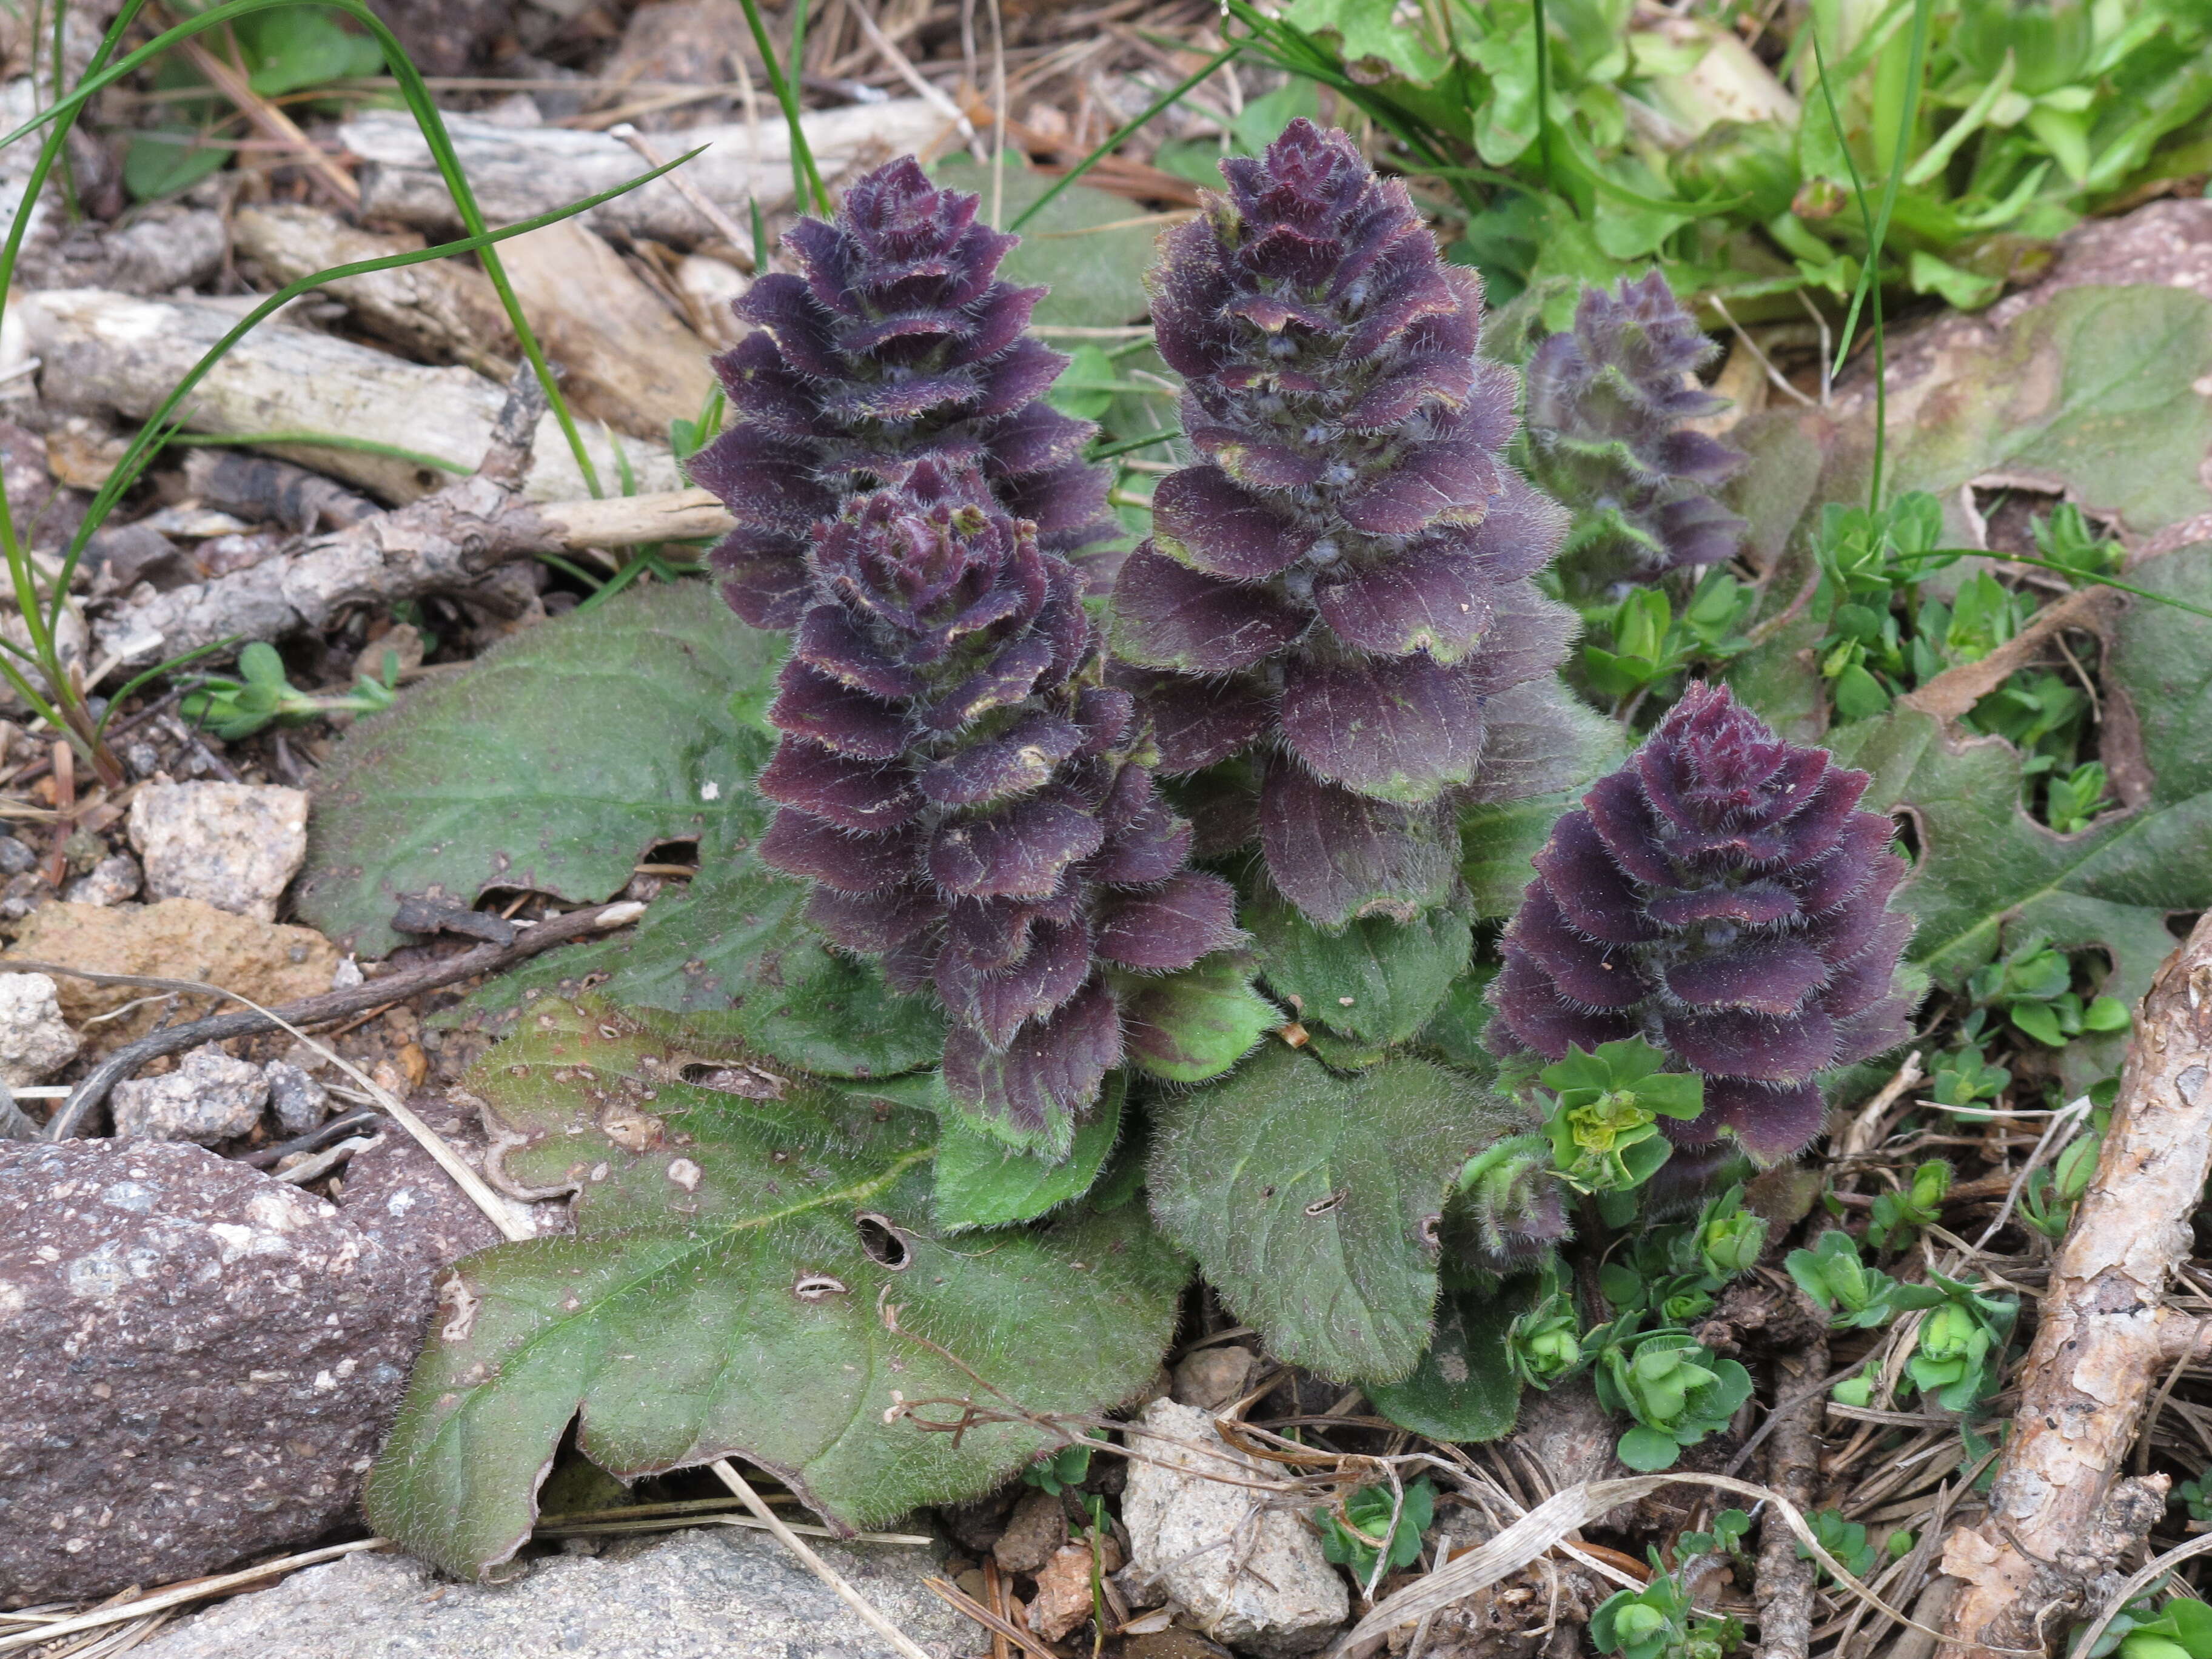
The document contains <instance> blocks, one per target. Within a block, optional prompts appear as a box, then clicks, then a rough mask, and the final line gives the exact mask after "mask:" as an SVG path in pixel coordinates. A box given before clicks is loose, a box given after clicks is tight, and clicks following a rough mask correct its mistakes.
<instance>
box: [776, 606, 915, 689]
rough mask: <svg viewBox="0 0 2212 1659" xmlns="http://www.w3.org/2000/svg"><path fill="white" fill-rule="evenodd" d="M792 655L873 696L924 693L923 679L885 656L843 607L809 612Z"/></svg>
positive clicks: (823, 607)
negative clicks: (922, 690)
mask: <svg viewBox="0 0 2212 1659" xmlns="http://www.w3.org/2000/svg"><path fill="white" fill-rule="evenodd" d="M791 653H792V655H793V656H794V657H796V658H798V659H799V661H801V662H804V663H808V664H811V665H813V666H814V667H816V668H818V669H820V670H821V671H823V673H825V674H827V675H829V677H830V678H832V679H835V680H838V681H841V682H842V683H843V684H846V685H849V686H851V687H852V688H853V689H854V690H856V691H865V692H866V693H868V694H869V696H875V697H882V698H884V699H886V700H892V699H901V698H912V697H916V696H920V695H921V689H922V682H921V676H920V675H919V674H917V673H915V671H914V670H913V669H911V668H908V667H907V666H906V665H904V664H902V663H895V662H893V661H891V660H890V659H889V658H887V657H886V656H884V653H883V651H882V649H881V647H878V646H877V645H876V644H875V643H874V642H873V641H871V640H870V639H868V637H867V636H866V635H865V634H864V633H862V632H861V630H860V628H859V627H858V626H857V625H856V624H855V623H854V618H853V616H852V613H851V612H850V611H848V610H847V609H846V608H845V607H844V606H843V605H837V604H834V603H833V604H827V605H816V606H815V607H814V608H813V609H812V610H811V611H808V612H807V613H806V616H805V619H804V620H802V621H801V622H800V623H799V637H798V638H797V639H795V640H793V641H792V646H791Z"/></svg>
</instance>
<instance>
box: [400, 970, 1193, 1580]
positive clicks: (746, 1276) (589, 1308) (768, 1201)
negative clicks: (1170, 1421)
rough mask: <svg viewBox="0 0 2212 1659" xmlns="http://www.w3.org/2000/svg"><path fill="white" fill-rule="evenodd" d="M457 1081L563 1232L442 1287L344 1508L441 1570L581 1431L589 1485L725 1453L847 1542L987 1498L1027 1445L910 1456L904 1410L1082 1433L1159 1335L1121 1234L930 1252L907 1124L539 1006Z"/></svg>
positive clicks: (653, 1019) (713, 1046)
mask: <svg viewBox="0 0 2212 1659" xmlns="http://www.w3.org/2000/svg"><path fill="white" fill-rule="evenodd" d="M470 1083H471V1087H472V1089H473V1090H474V1091H475V1092H476V1093H477V1095H478V1096H479V1097H481V1098H482V1099H483V1101H484V1102H485V1103H487V1105H488V1106H489V1109H490V1110H491V1112H492V1113H493V1114H494V1115H495V1117H496V1118H497V1119H498V1120H499V1121H500V1123H501V1125H502V1126H503V1127H504V1128H505V1130H506V1133H503V1134H502V1135H501V1136H500V1138H499V1140H498V1151H497V1152H496V1153H495V1173H497V1174H499V1175H500V1176H503V1177H504V1178H505V1180H506V1181H507V1182H510V1183H520V1184H521V1185H524V1186H526V1187H531V1188H561V1187H574V1188H575V1189H576V1192H577V1200H576V1231H575V1233H574V1236H573V1237H558V1238H541V1239H532V1240H527V1241H525V1242H523V1243H514V1244H504V1245H501V1246H498V1247H496V1248H495V1249H490V1250H487V1251H484V1252H483V1253H481V1254H479V1255H475V1256H471V1257H470V1258H469V1259H468V1260H466V1261H464V1262H462V1263H460V1264H459V1266H458V1267H456V1268H455V1269H454V1270H453V1273H451V1274H450V1275H449V1276H448V1277H447V1278H446V1279H444V1280H443V1281H442V1282H441V1287H440V1291H439V1297H440V1304H441V1310H440V1312H439V1314H438V1316H436V1317H435V1319H434V1321H433V1322H432V1326H431V1329H430V1334H429V1337H428V1343H427V1346H426V1350H425V1352H424V1354H423V1357H422V1360H421V1362H420V1363H419V1364H418V1365H417V1366H416V1374H415V1377H414V1380H413V1382H412V1383H411V1384H410V1388H409V1390H408V1395H407V1398H406V1401H405V1403H404V1405H403V1406H402V1407H401V1410H400V1414H399V1419H398V1423H397V1424H396V1425H394V1427H393V1430H392V1438H391V1440H390V1442H389V1443H387V1445H386V1449H385V1452H384V1455H383V1456H382V1458H381V1459H380V1461H379V1462H378V1464H377V1467H376V1468H375V1470H374V1473H373V1474H372V1475H371V1477H370V1480H369V1486H368V1493H367V1497H366V1500H365V1503H366V1509H367V1512H368V1515H369V1516H372V1517H373V1522H372V1524H374V1526H376V1527H377V1528H379V1529H380V1530H382V1531H383V1532H385V1533H386V1534H388V1535H390V1536H392V1537H396V1538H398V1539H400V1540H401V1541H404V1543H405V1544H406V1545H407V1547H409V1548H410V1550H412V1551H414V1552H415V1553H417V1554H419V1555H422V1556H423V1557H425V1558H426V1559H429V1560H432V1561H435V1562H436V1563H437V1564H438V1565H441V1566H443V1567H445V1568H447V1570H449V1571H453V1572H456V1573H459V1574H462V1575H464V1576H468V1577H477V1576H480V1575H481V1574H483V1572H484V1571H487V1570H488V1569H489V1568H490V1567H491V1566H493V1565H496V1564H497V1563H499V1562H501V1561H503V1560H505V1559H507V1557H508V1556H510V1555H511V1554H512V1553H513V1551H514V1549H515V1548H516V1547H517V1546H518V1545H520V1542H521V1541H522V1540H523V1539H524V1537H526V1535H527V1534H528V1531H529V1528H530V1526H531V1523H532V1519H533V1516H534V1513H535V1508H536V1504H535V1498H534V1491H535V1488H536V1486H537V1485H538V1480H539V1479H540V1478H541V1477H542V1475H543V1473H544V1470H545V1469H546V1468H548V1467H549V1466H550V1462H551V1460H552V1457H553V1454H554V1450H555V1449H556V1446H557V1445H558V1444H559V1443H560V1441H561V1437H562V1434H563V1433H564V1432H565V1431H566V1430H567V1428H568V1425H569V1423H570V1421H571V1420H572V1419H575V1418H577V1417H578V1416H579V1414H580V1415H581V1419H582V1422H581V1425H580V1430H579V1434H578V1441H577V1444H578V1449H580V1451H581V1452H582V1453H583V1455H586V1457H588V1458H590V1459H591V1460H592V1462H594V1463H597V1464H598V1465H599V1467H600V1468H604V1469H606V1470H608V1471H609V1472H610V1473H611V1474H616V1475H618V1476H622V1477H623V1478H630V1477H634V1476H636V1475H640V1474H647V1473H650V1472H653V1471H656V1470H661V1469H668V1468H678V1467H682V1466H685V1465H690V1464H695V1463H699V1462H706V1461H708V1460H709V1459H712V1458H715V1457H720V1456H725V1455H735V1456H742V1457H744V1458H747V1459H749V1460H750V1461H752V1462H757V1463H758V1464H760V1465H761V1466H762V1467H763V1468H768V1469H770V1470H773V1471H774V1472H775V1474H778V1475H779V1476H780V1477H781V1478H783V1479H785V1480H788V1481H789V1482H790V1483H791V1485H792V1486H793V1490H794V1491H796V1492H799V1494H800V1495H801V1497H802V1498H804V1499H805V1502H806V1503H807V1504H809V1506H810V1507H811V1508H813V1509H814V1510H817V1512H818V1513H820V1514H821V1515H822V1516H823V1517H824V1518H825V1519H826V1520H828V1521H829V1522H831V1523H832V1524H833V1525H836V1526H840V1527H848V1526H860V1525H865V1524H867V1523H869V1522H874V1521H880V1520H884V1519H888V1518H889V1517H890V1516H896V1515H898V1514H901V1513H902V1512H904V1511H905V1510H908V1509H910V1508H912V1507H913V1506H914V1505H915V1504H923V1503H933V1502H940V1501H945V1500H950V1499H953V1498H962V1497H967V1496H972V1495H974V1494H975V1493H977V1492H982V1491H985V1490H987V1489H988V1488H989V1487H990V1486H993V1485H994V1484H996V1483H997V1482H998V1481H999V1480H1001V1479H1003V1478H1004V1477H1005V1476H1006V1474H1008V1473H1010V1472H1011V1471H1012V1470H1013V1469H1014V1468H1018V1467H1019V1466H1020V1465H1021V1464H1022V1463H1023V1462H1026V1461H1027V1460H1028V1459H1029V1458H1030V1456H1032V1455H1034V1454H1035V1453H1036V1451H1037V1450H1039V1449H1041V1448H1042V1447H1043V1446H1044V1445H1046V1444H1048V1443H1049V1437H1048V1435H1046V1434H1044V1433H1043V1432H1042V1431H1037V1430H1035V1429H1032V1428H1030V1427H1028V1426H1026V1425H1020V1424H981V1425H971V1426H969V1428H968V1429H967V1430H966V1431H965V1432H964V1433H963V1434H962V1435H961V1436H959V1437H957V1438H956V1437H954V1436H952V1435H951V1434H943V1433H933V1432H930V1431H927V1430H925V1429H923V1428H921V1427H919V1426H917V1425H916V1424H915V1422H914V1421H912V1420H909V1419H907V1418H906V1417H905V1416H904V1415H903V1414H902V1413H897V1412H896V1411H895V1410H893V1408H894V1407H896V1405H897V1404H898V1402H899V1401H901V1400H902V1399H903V1400H905V1401H917V1402H918V1401H960V1400H970V1401H975V1402H976V1403H978V1404H1000V1405H1004V1404H1008V1403H1012V1402H1018V1404H1019V1406H1020V1407H1024V1408H1026V1409H1028V1410H1032V1411H1045V1412H1064V1411H1091V1410H1097V1409H1101V1408H1103V1407H1109V1406H1111V1405H1113V1404H1115V1403H1116V1402H1118V1401H1122V1400H1125V1399H1127V1398H1129V1397H1130V1396H1131V1395H1133V1394H1135V1393H1136V1392H1137V1391H1138V1390H1139V1389H1141V1388H1142V1387H1143V1386H1144V1384H1145V1383H1146V1381H1147V1380H1149V1378H1150V1377H1151V1376H1152V1374H1153V1373H1154V1371H1155V1370H1156V1368H1157V1366H1158V1356H1159V1354H1160V1352H1161V1351H1162V1350H1163V1349H1164V1346H1166V1343H1167V1340H1168V1338H1169V1336H1170V1333H1171V1331H1172V1328H1173V1325H1174V1317H1175V1306H1176V1293H1177V1291H1179V1289H1180V1288H1181V1285H1182V1282H1183V1279H1184V1278H1185V1276H1186V1268H1185V1267H1184V1265H1183V1263H1182V1261H1180V1260H1179V1259H1178V1258H1177V1256H1176V1253H1175V1252H1174V1251H1172V1250H1171V1249H1168V1248H1166V1247H1165V1246H1164V1244H1162V1243H1160V1242H1159V1241H1158V1238H1157V1237H1154V1236H1153V1235H1152V1234H1151V1233H1150V1232H1149V1231H1147V1230H1146V1226H1145V1225H1144V1218H1143V1216H1142V1214H1141V1213H1140V1212H1138V1211H1136V1210H1134V1209H1133V1208H1132V1209H1127V1210H1125V1211H1123V1212H1121V1213H1119V1214H1116V1215H1113V1216H1106V1217H1099V1216H1091V1215H1082V1214H1077V1215H1073V1216H1071V1217H1070V1218H1067V1219H1066V1221H1064V1222H1062V1223H1060V1224H1059V1225H1054V1226H1052V1227H1049V1228H1043V1229H1031V1230H1009V1231H1000V1232H994V1233H992V1234H989V1235H987V1236H980V1237H971V1238H968V1239H963V1240H962V1241H961V1242H960V1243H958V1244H957V1246H956V1245H954V1244H952V1243H947V1242H945V1241H942V1240H940V1239H939V1237H937V1235H936V1233H935V1232H934V1231H933V1228H932V1224H931V1221H930V1206H931V1196H932V1188H933V1185H934V1182H933V1179H932V1175H933V1172H932V1169H931V1165H932V1163H933V1159H934V1157H935V1154H936V1152H937V1146H936V1132H937V1126H936V1123H935V1121H934V1120H933V1118H932V1117H931V1116H930V1115H928V1114H927V1113H923V1112H918V1111H914V1110H909V1109H898V1108H896V1107H890V1106H889V1105H888V1103H886V1105H885V1109H884V1110H882V1111H881V1112H880V1113H878V1111H872V1110H866V1109H862V1110H854V1109H851V1108H849V1107H846V1108H841V1107H840V1106H839V1105H838V1104H837V1103H836V1101H835V1099H834V1097H830V1096H829V1095H828V1094H827V1093H825V1092H823V1091H817V1090H816V1089H815V1088H814V1087H813V1085H809V1084H807V1083H805V1081H804V1080H802V1079H796V1078H792V1077H789V1076H787V1075H784V1074H783V1073H780V1072H778V1071H777V1070H775V1069H774V1068H773V1067H770V1066H766V1065H763V1063H762V1062H761V1060H760V1059H759V1057H758V1056H757V1055H752V1054H749V1053H748V1052H747V1051H745V1050H744V1049H743V1048H739V1047H738V1046H737V1045H735V1044H734V1043H732V1042H729V1041H728V1040H727V1039H725V1038H719V1037H716V1036H712V1035H702V1034H701V1033H699V1032H698V1031H696V1030H695V1029H692V1028H689V1027H687V1026H686V1025H685V1024H684V1023H683V1022H680V1021H678V1020H674V1019H671V1018H667V1017H665V1016H657V1015H656V1016H639V1015H635V1014H631V1013H628V1012H619V1011H617V1010H616V1009H614V1008H613V1007H611V1006H609V1005H606V1004H604V1003H599V1002H596V1001H586V1002H580V1003H574V1004H571V1003H567V1002H563V1001H561V1000H557V999H554V998H550V997H547V998H539V999H537V1000H534V1001H533V1002H532V1004H531V1006H529V1008H528V1009H527V1010H526V1013H525V1016H524V1018H523V1021H522V1024H521V1027H520V1031H519V1033H518V1035H517V1036H515V1037H513V1039H512V1040H511V1041H509V1042H507V1043H505V1044H503V1045H502V1046H501V1048H497V1049H495V1051H494V1052H493V1053H492V1054H490V1055H489V1057H488V1058H487V1059H486V1060H485V1061H484V1062H483V1063H482V1064H481V1065H479V1066H478V1067H477V1070H476V1071H475V1072H474V1073H471V1078H470ZM1040 1332H1049V1333H1050V1334H1051V1337H1052V1340H1050V1341H1040V1340H1038V1334H1039V1333H1040ZM956 1362H957V1363H956ZM958 1410H959V1408H958V1407H957V1405H953V1404H944V1405H939V1406H937V1407H925V1408H924V1409H923V1411H922V1412H921V1415H922V1416H924V1417H927V1418H928V1419H931V1420H935V1421H945V1420H949V1419H955V1418H957V1416H958ZM887 1412H889V1413H890V1420H886V1413H887Z"/></svg>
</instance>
